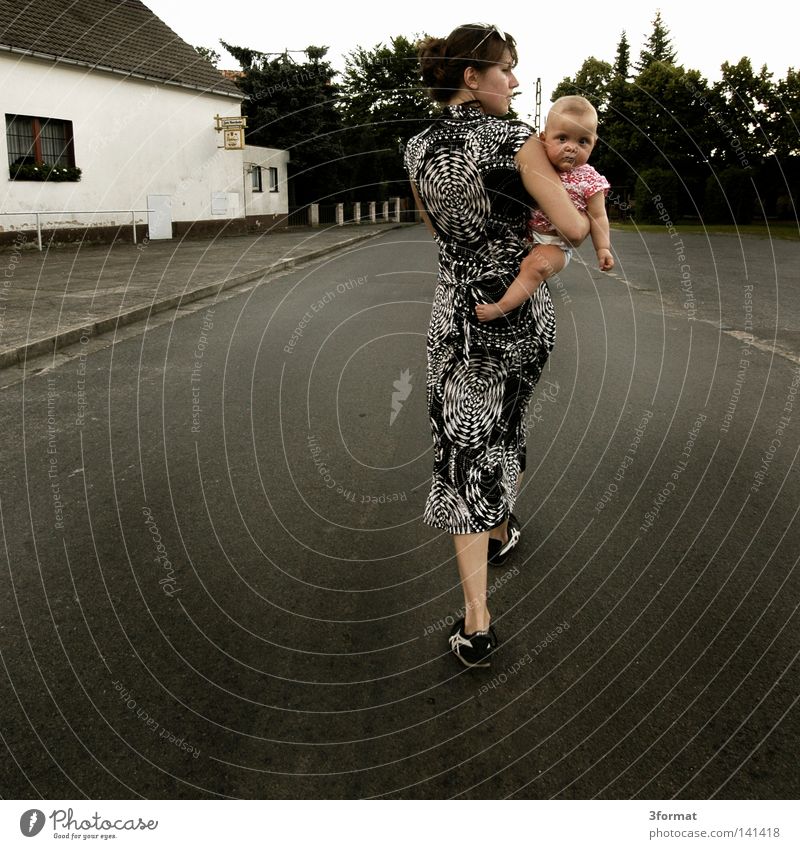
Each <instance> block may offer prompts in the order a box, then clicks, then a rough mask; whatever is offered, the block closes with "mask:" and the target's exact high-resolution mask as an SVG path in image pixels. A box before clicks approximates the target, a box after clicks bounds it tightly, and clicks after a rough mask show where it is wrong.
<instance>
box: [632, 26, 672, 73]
mask: <svg viewBox="0 0 800 849" xmlns="http://www.w3.org/2000/svg"><path fill="white" fill-rule="evenodd" d="M676 59H677V53H676V52H675V49H674V48H673V47H672V39H671V38H670V36H669V30H668V29H667V27H666V25H665V24H664V21H662V20H661V12H660V11H658V12H656V16H655V18H654V19H653V31H652V32H651V33H650V36H649V37H648V39H647V41H646V42H645V46H644V47H643V48H642V52H641V53H640V54H639V61H638V62H637V63H636V70H637V71H639V72H640V73H641V72H642V71H644V70H646V69H647V68H649V67H650V65H652V64H653V62H664V63H666V64H668V65H674V64H675V61H676Z"/></svg>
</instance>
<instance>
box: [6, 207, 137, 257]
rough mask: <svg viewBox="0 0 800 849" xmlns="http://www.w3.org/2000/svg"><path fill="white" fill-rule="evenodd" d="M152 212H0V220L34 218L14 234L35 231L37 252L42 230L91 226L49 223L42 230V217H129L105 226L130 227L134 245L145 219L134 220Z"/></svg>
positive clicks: (129, 210) (134, 210) (76, 210)
mask: <svg viewBox="0 0 800 849" xmlns="http://www.w3.org/2000/svg"><path fill="white" fill-rule="evenodd" d="M153 211H154V210H152V209H58V210H50V211H48V210H44V211H40V212H0V218H2V217H3V216H4V215H24V216H26V217H27V218H34V219H35V223H34V224H33V226H32V227H25V225H24V224H23V225H22V226H21V227H20V228H19V230H16V231H15V232H18V233H25V232H31V231H33V230H36V244H37V247H38V248H39V250H42V229H47V230H53V231H54V230H59V229H70V230H75V229H78V230H80V229H86V228H88V227H91V226H93V225H91V224H85V225H81V226H80V227H76V226H75V225H74V224H72V225H69V226H68V227H64V228H59V227H56V226H54V225H52V224H50V223H47V224H46V225H45V228H43V227H42V217H43V216H56V215H129V216H130V223H128V224H111V225H106V226H110V227H117V228H119V229H122V228H123V227H126V228H127V227H130V228H131V233H132V234H133V244H134V245H135V244H136V226H137V224H138V225H140V226H141V225H142V224H147V219H146V218H145V219H143V220H142V219H140V220H139V221H137V220H136V216H137V214H139V213H142V214H144V215H147V214H148V213H150V212H153Z"/></svg>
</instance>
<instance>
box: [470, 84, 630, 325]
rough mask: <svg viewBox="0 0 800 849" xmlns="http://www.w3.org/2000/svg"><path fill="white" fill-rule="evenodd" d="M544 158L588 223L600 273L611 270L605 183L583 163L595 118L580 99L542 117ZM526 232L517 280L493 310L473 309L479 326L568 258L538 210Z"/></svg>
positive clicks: (525, 295) (559, 268)
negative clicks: (525, 250)
mask: <svg viewBox="0 0 800 849" xmlns="http://www.w3.org/2000/svg"><path fill="white" fill-rule="evenodd" d="M541 139H542V142H543V143H544V148H545V151H546V153H547V158H548V159H549V160H550V162H551V163H552V164H553V166H554V167H555V169H556V170H557V171H558V172H559V176H560V177H561V182H562V183H563V184H564V188H565V189H566V190H567V193H568V194H569V196H570V199H571V200H572V202H573V203H574V204H575V206H576V207H577V208H578V209H579V210H581V211H586V213H587V214H588V216H589V221H590V227H591V230H590V233H591V236H592V244H593V245H594V249H595V251H596V252H597V260H598V263H599V266H600V270H601V271H610V270H611V269H612V268H613V267H614V258H613V257H612V256H611V236H610V232H609V225H608V216H607V215H606V204H605V196H606V193H607V192H608V189H609V188H610V186H609V183H608V180H606V178H605V177H603V176H602V175H601V174H598V173H597V171H595V169H594V168H592V166H591V165H587V164H586V162H587V160H588V159H589V155H590V154H591V152H592V149H593V148H594V146H595V143H596V142H597V112H596V111H595V108H594V106H592V104H591V103H589V101H588V100H587V99H586V98H585V97H579V96H577V95H569V96H567V97H560V98H559V99H558V100H556V102H555V103H554V104H553V107H552V109H551V110H550V112H549V114H548V116H547V122H546V124H545V128H544V132H543V133H542V134H541ZM529 229H530V235H531V239H532V241H533V242H534V243H535V244H534V246H533V248H532V249H531V251H530V252H529V253H528V255H527V256H526V257H525V258H524V259H523V260H522V264H521V265H520V269H519V274H518V275H517V277H516V278H515V279H514V280H513V281H512V282H511V283H510V284H509V287H508V289H506V291H505V294H504V295H503V297H502V298H501V299H500V300H499V301H497V302H496V303H493V304H478V305H477V306H476V307H475V312H476V313H477V314H478V318H479V319H480V320H481V321H490V320H492V319H495V318H500V317H501V316H503V315H505V314H506V313H507V312H509V311H510V310H513V309H515V308H516V307H518V306H520V304H523V303H524V302H525V301H526V300H527V299H528V298H529V297H530V296H531V295H532V294H533V293H534V292H535V291H536V289H537V288H538V287H539V285H540V284H541V282H542V281H543V280H546V279H547V278H548V277H552V276H553V275H554V274H558V272H559V271H562V270H563V269H564V267H565V266H566V265H567V263H568V262H569V261H570V258H571V257H572V248H571V247H570V246H569V245H568V244H567V243H566V242H565V241H564V240H563V239H562V238H561V236H559V235H558V233H557V232H556V231H555V230H554V229H553V225H552V224H551V223H550V220H549V219H548V218H547V216H546V215H545V214H544V213H543V212H541V210H538V209H534V210H533V212H532V214H531V218H530V222H529Z"/></svg>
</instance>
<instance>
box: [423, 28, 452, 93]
mask: <svg viewBox="0 0 800 849" xmlns="http://www.w3.org/2000/svg"><path fill="white" fill-rule="evenodd" d="M446 49H447V40H446V39H444V38H436V37H435V36H432V35H429V36H428V37H427V38H423V39H422V40H421V41H419V42H418V43H417V56H419V66H420V70H421V71H422V79H423V80H424V81H425V84H426V85H427V86H428V87H430V88H436V86H438V85H439V84H440V83H441V82H442V80H443V79H444V77H445V51H446Z"/></svg>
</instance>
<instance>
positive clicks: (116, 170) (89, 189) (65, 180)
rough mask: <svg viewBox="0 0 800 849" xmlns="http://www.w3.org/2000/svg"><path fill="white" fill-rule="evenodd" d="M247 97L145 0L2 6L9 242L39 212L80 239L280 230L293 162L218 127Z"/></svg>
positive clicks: (7, 0)
mask: <svg viewBox="0 0 800 849" xmlns="http://www.w3.org/2000/svg"><path fill="white" fill-rule="evenodd" d="M242 97H243V96H242V94H241V92H240V91H239V89H238V88H237V87H236V86H235V85H234V84H233V83H232V82H231V81H230V80H228V79H226V78H225V77H224V76H223V75H222V74H221V73H220V72H219V71H218V70H217V69H216V68H214V67H213V66H212V65H211V64H210V63H209V62H208V61H206V60H205V59H203V58H202V57H201V56H200V55H199V54H198V53H197V52H196V51H195V50H194V48H193V47H192V46H191V45H189V44H187V43H186V42H185V41H183V40H182V39H181V38H180V37H179V36H178V35H176V34H175V33H174V32H173V31H172V30H171V29H170V28H169V27H168V26H167V25H166V24H165V23H164V22H163V21H161V20H160V19H159V18H158V17H156V16H155V15H154V14H153V13H152V12H151V11H150V9H148V8H147V6H145V5H144V3H141V2H139V0H80V2H75V0H26V2H24V3H19V2H17V0H0V104H1V105H2V111H3V113H4V119H5V133H4V134H3V135H2V139H1V140H0V160H2V167H0V185H3V183H5V185H4V186H3V191H2V196H1V197H0V238H2V239H3V241H11V240H12V239H13V237H14V235H15V234H16V232H17V231H19V230H20V229H23V228H24V229H29V228H30V227H31V226H32V224H33V223H34V220H35V216H34V215H33V214H32V213H35V212H39V213H40V220H41V224H42V226H43V228H45V229H47V230H49V229H54V228H59V229H61V228H73V233H75V234H80V237H84V236H85V234H86V228H87V227H88V228H90V230H91V235H97V236H101V237H102V236H109V235H113V234H115V233H116V232H118V230H119V227H120V225H123V226H124V225H131V222H132V220H134V219H135V220H136V222H137V223H138V224H139V225H140V236H141V235H144V232H145V227H146V225H147V223H148V218H149V223H150V227H151V232H150V235H151V237H155V238H158V237H159V236H161V237H169V236H170V235H178V236H180V235H183V234H185V233H187V232H191V233H192V234H200V233H216V232H220V231H222V230H225V231H226V232H244V231H245V230H246V229H248V228H250V229H252V228H260V229H268V228H270V227H274V226H276V225H279V224H280V223H281V222H282V221H283V220H284V219H285V216H286V214H287V213H288V194H287V190H286V179H287V162H288V160H289V154H288V152H287V151H281V150H273V149H269V148H259V147H253V146H245V147H243V149H225V148H224V146H223V145H224V139H225V136H226V134H225V133H224V132H221V131H219V130H218V129H217V125H218V123H219V122H218V120H217V118H218V116H222V117H236V116H241V103H242ZM4 169H5V173H3V170H4ZM43 175H47V179H46V180H43V179H42V176H43ZM78 177H79V179H77V178H78ZM37 178H38V179H37ZM147 210H155V212H151V213H150V214H149V215H148V212H147ZM22 213H25V214H22ZM67 235H68V234H67V232H66V231H64V232H61V233H60V236H61V237H66V236H67Z"/></svg>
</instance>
